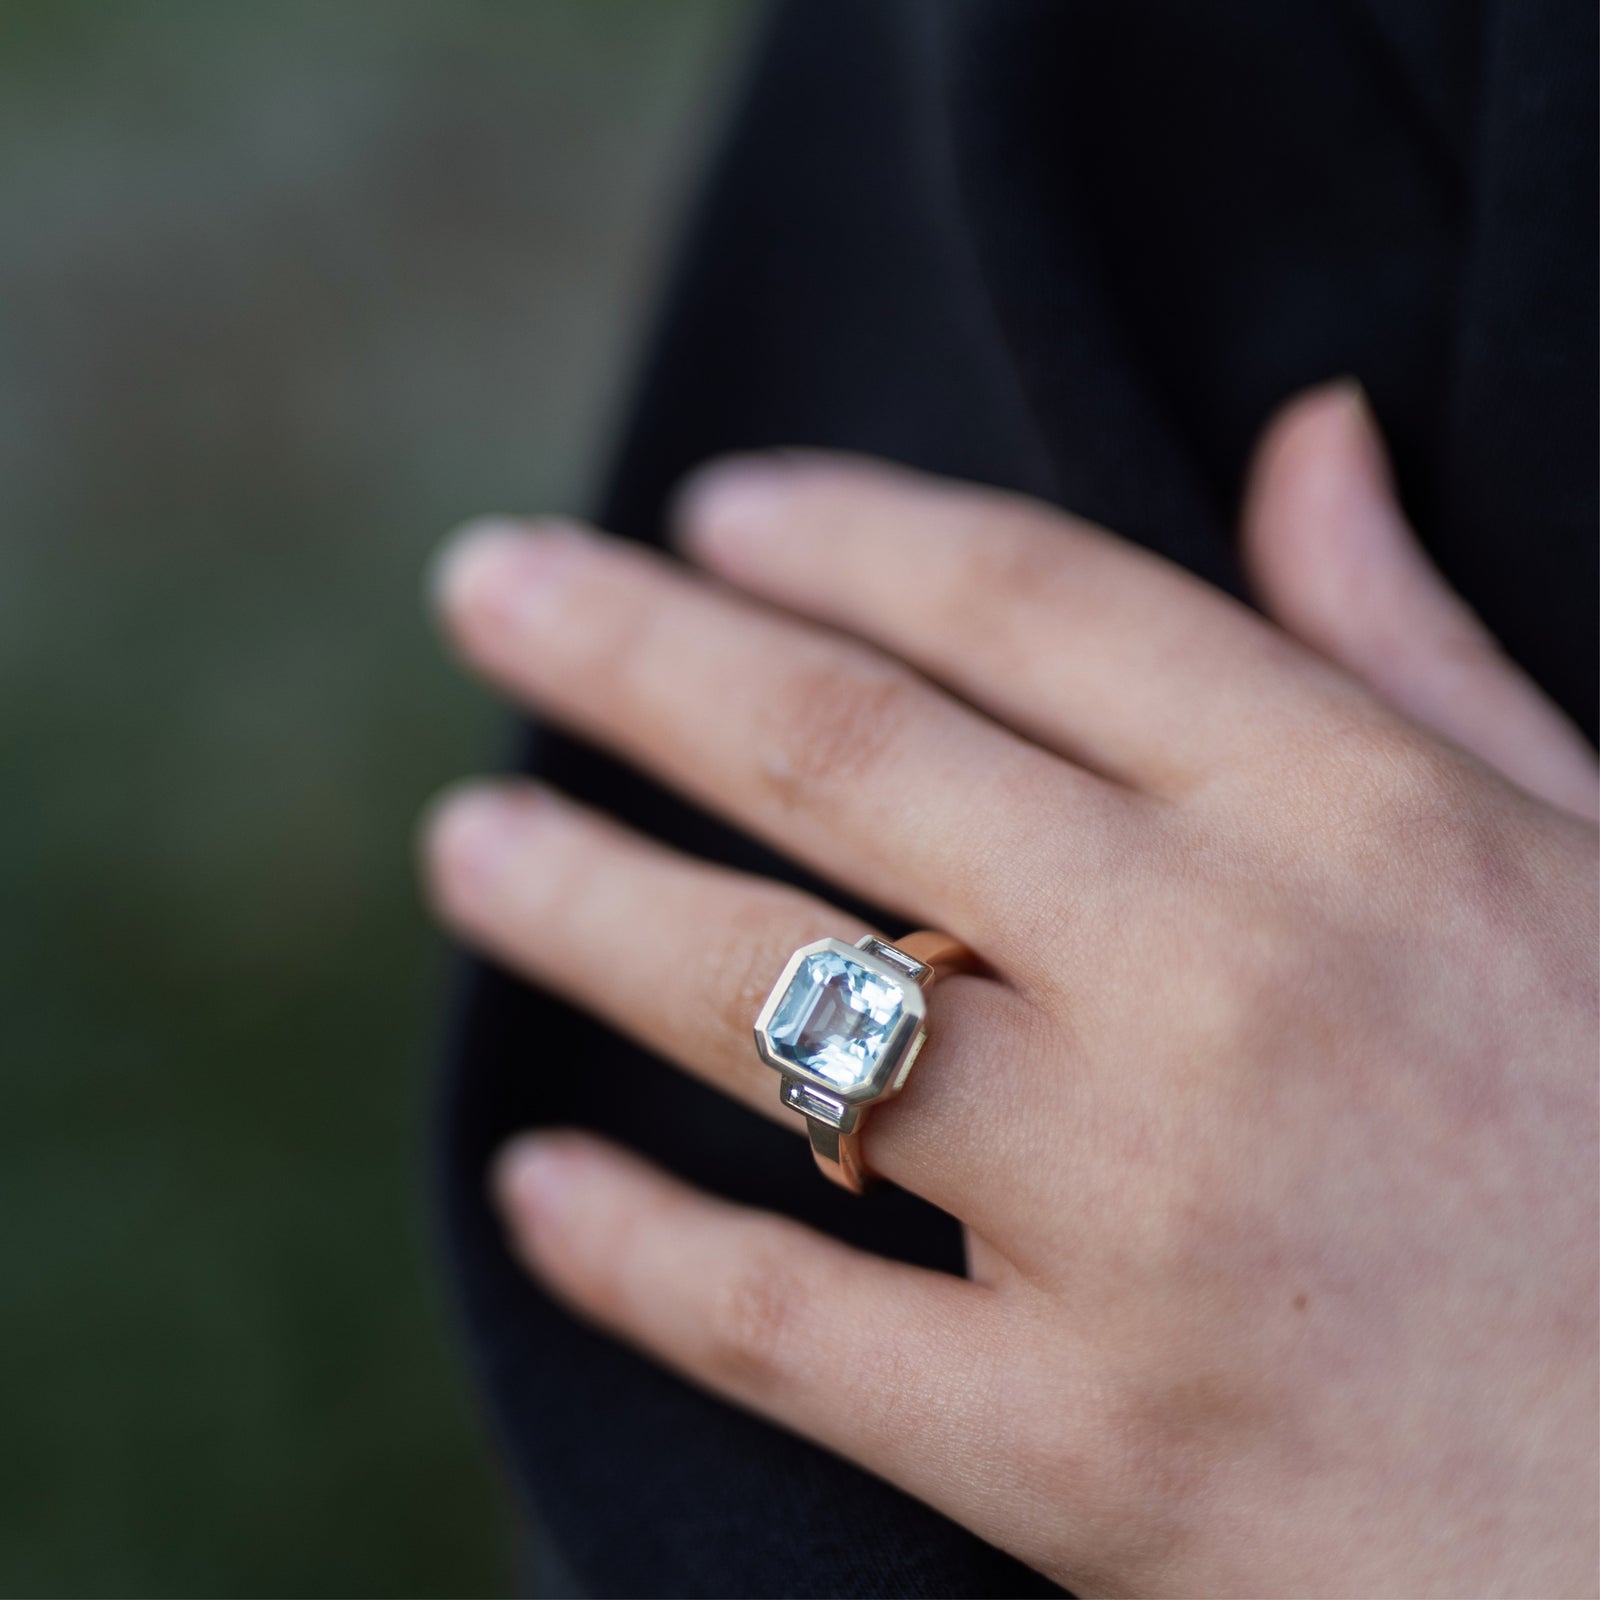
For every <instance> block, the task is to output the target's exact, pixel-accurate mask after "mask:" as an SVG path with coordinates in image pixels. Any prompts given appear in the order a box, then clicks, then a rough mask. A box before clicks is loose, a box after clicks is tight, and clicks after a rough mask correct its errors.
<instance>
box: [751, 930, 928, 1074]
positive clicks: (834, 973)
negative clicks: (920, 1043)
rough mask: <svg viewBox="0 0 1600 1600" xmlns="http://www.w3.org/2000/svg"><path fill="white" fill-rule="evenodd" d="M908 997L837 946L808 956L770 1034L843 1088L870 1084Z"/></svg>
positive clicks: (779, 1046) (783, 1051)
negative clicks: (839, 950)
mask: <svg viewBox="0 0 1600 1600" xmlns="http://www.w3.org/2000/svg"><path fill="white" fill-rule="evenodd" d="M903 1009H904V1001H903V999H902V996H901V991H900V987H899V985H898V984H896V983H895V982H893V980H891V979H889V978H886V977H884V976H883V974H882V973H879V972H874V971H873V970H872V968H870V967H868V966H865V965H863V964H862V963H861V962H858V961H852V960H850V959H849V957H847V956H844V955H841V954H839V953H838V952H837V951H835V950H819V951H816V952H814V953H813V954H811V955H809V956H807V957H806V958H805V960H804V961H802V962H801V963H800V966H799V969H798V970H797V971H796V972H795V975H794V977H793V978H792V979H791V980H790V983H789V987H788V988H787V989H786V990H784V992H783V996H782V998H781V999H780V1000H779V1001H778V1004H777V1008H776V1009H775V1010H774V1011H773V1013H772V1021H771V1023H770V1024H769V1025H768V1027H767V1037H768V1039H769V1040H770V1041H771V1044H772V1047H773V1049H774V1051H775V1052H776V1053H777V1054H778V1055H780V1056H782V1057H783V1058H784V1059H786V1060H788V1061H792V1062H793V1063H795V1064H796V1065H797V1066H801V1067H804V1068H806V1070H807V1071H809V1072H814V1073H815V1074H816V1075H817V1076H818V1077H819V1078H822V1079H825V1080H826V1081H827V1082H828V1083H831V1084H833V1085H835V1086H836V1087H837V1088H840V1089H846V1090H848V1089H856V1088H859V1087H861V1086H862V1085H863V1084H865V1083H868V1082H869V1081H870V1080H871V1079H872V1077H873V1074H874V1072H875V1071H876V1070H877V1068H878V1067H879V1065H880V1064H881V1062H882V1061H883V1057H884V1053H885V1052H886V1051H887V1050H888V1048H889V1046H890V1045H891V1043H892V1042H893V1040H894V1034H895V1028H896V1025H897V1024H898V1023H899V1021H900V1016H901V1013H902V1011H903Z"/></svg>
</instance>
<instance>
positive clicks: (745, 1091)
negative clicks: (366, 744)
mask: <svg viewBox="0 0 1600 1600" xmlns="http://www.w3.org/2000/svg"><path fill="white" fill-rule="evenodd" d="M427 857H428V860H427V867H428V878H429V883H430V886H431V890H432V894H433V897H434V899H435V900H436V902H437V903H438V906H439V908H440V910H441V912H442V913H443V915H444V916H445V917H446V918H447V919H448V920H449V921H450V922H451V923H452V924H453V925H454V926H455V927H456V928H457V929H458V931H460V932H461V933H462V934H463V935H464V936H465V937H467V938H468V939H470V940H471V941H473V942H474V943H475V944H478V945H480V946H482V947H484V948H486V949H488V950H489V951H491V952H492V953H493V954H494V955H496V956H497V957H498V958H500V959H502V960H503V961H505V962H506V963H507V964H508V965H510V966H512V967H513V968H514V969H516V970H517V971H519V972H521V973H522V974H524V975H525V976H527V977H530V978H532V979H535V980H536V981H538V982H540V983H542V984H545V985H547V986H548V987H550V988H552V989H554V990H556V991H557V992H558V993H560V994H562V995H563V996H565V997H566V998H567V999H569V1000H572V1001H574V1002H575V1003H577V1004H578V1005H581V1006H583V1007H584V1008H585V1009H587V1010H589V1011H592V1012H594V1013H595V1014H596V1015H597V1016H599V1017H601V1018H603V1019H604V1020H605V1021H607V1022H609V1023H610V1024H611V1025H612V1026H614V1027H617V1028H619V1029H621V1030H622V1031H623V1032H625V1033H627V1034H629V1035H630V1036H631V1037H633V1038H634V1039H636V1040H638V1041H639V1042H640V1043H641V1044H643V1045H645V1046H646V1047H647V1048H649V1049H651V1050H653V1051H655V1052H657V1053H659V1054H661V1055H664V1056H666V1057H667V1058H668V1059H669V1060H671V1061H673V1062H674V1063H675V1064H676V1065H678V1066H680V1067H682V1068H684V1069H685V1070H687V1071H689V1072H691V1073H693V1074H694V1075H695V1076H697V1077H699V1078H702V1079H704V1080H705V1081H707V1082H709V1083H710V1084H712V1085H713V1086H714V1087H716V1088H719V1089H721V1090H723V1091H724V1092H725V1093H727V1094H731V1095H732V1096H734V1098H735V1099H738V1100H741V1101H743V1102H744V1103H745V1104H746V1105H749V1106H751V1107H753V1108H754V1109H756V1110H758V1111H761V1112H762V1113H764V1114H766V1115H768V1116H771V1117H773V1118H776V1119H778V1120H780V1121H781V1122H783V1123H785V1124H786V1125H788V1126H792V1127H793V1128H794V1130H795V1131H796V1132H797V1133H802V1132H804V1123H803V1121H802V1119H801V1118H799V1117H798V1116H796V1115H795V1114H794V1113H793V1112H790V1111H787V1110H786V1109H784V1108H783V1107H782V1106H781V1105H780V1103H779V1100H778V1088H777V1081H776V1078H775V1077H774V1074H773V1073H772V1071H771V1069H770V1068H768V1067H766V1066H765V1065H763V1064H762V1062H761V1060H760V1058H759V1057H758V1056H757V1055H756V1052H755V1047H754V1044H753V1042H752V1038H751V1024H752V1021H753V1020H754V1017H755V1014H756V1011H757V1010H758V1008H759V1007H760V1004H761V1001H762V999H763V998H764V996H765V995H766V992H767V990H768V989H769V988H770V987H771V985H772V983H773V981H774V979H775V978H776V977H777V975H778V973H779V971H780V970H781V969H782V967H783V963H784V962H785V960H786V959H787V958H788V956H789V955H790V953H791V952H792V951H794V950H795V949H797V948H798V947H799V946H800V945H802V944H807V943H809V942H810V941H811V940H813V939H817V938H820V937H822V936H824V935H832V936H833V937H836V938H841V939H846V940H854V939H856V938H858V937H859V936H860V935H861V934H863V933H866V932H871V931H873V930H871V929H868V928H866V927H865V926H864V925H862V924H860V923H858V922H856V920H855V919H854V918H852V917H850V916H848V915H847V914H846V913H844V912H842V911H839V910H836V909H835V908H833V907H830V906H829V905H827V904H826V903H825V902H823V901H820V900H817V899H814V898H813V897H811V896H810V895H807V894H803V893H801V892H800V891H798V890H795V889H791V888H788V887H786V886H784V885H781V884H777V883H773V882H770V881H768V880H765V879H761V878H755V877H750V876H748V875H746V874H743V873H739V872H734V871H732V870H730V869H728V868H725V867H719V866H712V865H709V864H707V863H704V862H698V861H694V860H692V859H690V858H689V857H686V856H682V855H679V854H677V853H676V852H674V851H672V850H669V849H667V848H665V847H664V846H661V845H658V844H655V843H654V842H652V841H650V840H647V839H645V838H643V837H641V836H640V835H638V834H635V833H633V832H631V831H630V830H628V829H626V828H624V827H622V826H620V825H619V824H617V823H614V822H612V821H610V820H609V819H607V818H605V817H602V816H600V815H599V814H598V813H596V812H594V811H591V810H589V809H588V808H587V807H584V806H580V805H578V804H576V803H575V802H573V801H571V800H569V799H567V798H565V797H564V796H561V795H558V794H556V793H554V792H553V791H551V790H548V789H544V788H542V787H539V786H536V785H533V784H527V783H516V784H497V785H483V786H478V787H475V788H471V789H468V790H465V791H462V792H460V793H458V794H456V795H454V796H452V797H451V798H449V799H447V800H446V801H445V802H443V804H442V805H441V806H440V807H439V809H438V811H437V812H436V814H435V817H434V820H433V823H432V826H431V827H430V829H429V830H428V835H427ZM1026 1004H1027V1002H1025V1001H1024V1000H1023V999H1022V998H1021V997H1020V996H1018V995H1017V994H1015V993H1013V992H1012V991H1010V990H1008V989H1006V988H1005V987H1004V986H1003V985H1001V984H999V983H996V982H994V981H993V980H991V979H986V978H980V977H971V976H962V977H952V978H950V979H948V980H946V981H945V982H944V983H943V984H941V985H940V988H939V1001H938V1010H937V1013H936V1016H935V1019H934V1023H933V1026H932V1027H931V1029H930V1033H929V1040H928V1046H927V1048H926V1049H925V1050H924V1051H923V1052H922V1054H921V1055H920V1056H919V1058H918V1065H917V1070H916V1073H915V1074H914V1077H913V1082H912V1084H911V1085H910V1086H909V1087H908V1089H907V1091H906V1094H905V1095H904V1096H903V1097H902V1100H901V1101H899V1102H895V1103H893V1104H890V1105H887V1106H884V1107H881V1108H880V1109H879V1110H878V1111H877V1112H875V1113H874V1115H873V1116H872V1117H871V1118H869V1119H868V1121H867V1125H866V1131H865V1133H864V1135H863V1141H864V1144H865V1149H866V1157H867V1161H868V1163H869V1165H870V1166H871V1167H872V1168H873V1169H874V1170H876V1171H878V1172H880V1173H882V1174H883V1176H885V1177H888V1178H891V1179H893V1180H894V1181H895V1182H897V1183H899V1184H901V1185H903V1186H904V1187H906V1188H908V1189H911V1190H913V1191H914V1192H916V1193H918V1194H921V1195H923V1196H925V1197H926V1198H927V1199H930V1200H932V1201H933V1202H934V1203H935V1204H937V1205H940V1206H943V1207H944V1208H945V1209H946V1210H949V1211H951V1212H953V1213H955V1214H956V1215H959V1216H961V1217H962V1218H963V1220H965V1221H967V1222H970V1223H972V1224H974V1225H975V1226H979V1227H981V1226H983V1223H984V1221H985V1220H986V1218H985V1217H983V1216H980V1215H978V1214H975V1213H978V1212H981V1211H982V1210H983V1206H984V1196H983V1194H982V1193H981V1190H982V1187H983V1185H982V1183H981V1181H980V1180H981V1177H982V1174H983V1172H984V1170H985V1169H986V1165H987V1168H988V1169H989V1170H992V1168H993V1160H992V1152H993V1150H994V1148H995V1147H996V1146H997V1141H998V1136H999V1129H998V1128H997V1127H995V1126H994V1121H995V1118H996V1115H997V1112H998V1109H999V1107H1000V1105H1001V1104H1002V1095H1001V1094H999V1093H997V1092H996V1078H997V1076H998V1075H1000V1074H1001V1073H1002V1072H1003V1071H1004V1070H1005V1068H1006V1066H1007V1064H1008V1063H1011V1064H1014V1061H1015V1057H1016V1054H1017V1046H1016V1044H1015V1043H1014V1042H1013V1043H1008V1041H1017V1040H1020V1039H1022V1038H1025V1037H1026V1036H1027V1030H1026V1029H1025V1028H1023V1027H1021V1026H1019V1020H1020V1019H1019V1015H1018V1013H1019V1011H1020V1008H1022V1007H1023V1006H1025V1005H1026ZM946 1063H950V1064H951V1066H954V1067H955V1070H948V1069H947V1066H946ZM979 1084H984V1085H986V1086H987V1087H986V1089H985V1092H984V1094H982V1095H978V1094H976V1093H975V1092H974V1090H975V1086H976V1085H979ZM903 1104H908V1105H909V1108H910V1111H911V1114H910V1115H908V1116H904V1117H901V1116H898V1115H896V1114H895V1113H897V1112H898V1111H899V1110H900V1108H901V1106H902V1105H903ZM800 1158H801V1157H800V1153H799V1152H798V1151H797V1152H796V1159H797V1160H798V1159H800Z"/></svg>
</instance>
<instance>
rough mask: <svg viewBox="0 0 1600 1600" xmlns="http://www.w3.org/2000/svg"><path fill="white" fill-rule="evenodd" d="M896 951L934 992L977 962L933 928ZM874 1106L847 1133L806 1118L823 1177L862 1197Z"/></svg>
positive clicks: (908, 937) (896, 943) (899, 945)
mask: <svg viewBox="0 0 1600 1600" xmlns="http://www.w3.org/2000/svg"><path fill="white" fill-rule="evenodd" d="M894 948H895V949H896V950H898V951H899V952H900V953H901V954H902V955H906V956H910V957H911V959H912V960H913V961H917V962H920V963H921V964H922V965H923V966H925V967H926V968H927V969H928V970H927V972H926V973H925V974H924V975H923V977H922V978H921V980H920V982H921V986H922V987H923V988H924V989H928V988H931V987H932V986H933V985H934V984H936V983H937V982H938V981H939V980H940V979H941V978H947V977H949V976H950V975H951V974H952V973H954V972H971V971H973V970H974V969H975V968H976V967H977V965H978V960H977V957H976V956H975V955H973V953H972V951H971V950H969V949H968V948H967V946H966V945H964V944H963V943H962V942H961V941H960V940H959V939H957V938H955V937H954V936H953V935H952V934H948V933H940V932H938V931H937V930H936V929H933V928H919V929H918V930H917V931H916V932H915V933H908V934H906V936H905V937H904V938H903V939H896V940H895V941H894ZM871 1109H872V1108H871V1106H863V1107H862V1108H861V1112H860V1114H859V1115H858V1116H857V1117H856V1119H855V1125H854V1126H853V1127H852V1128H851V1129H850V1130H849V1131H848V1132H844V1131H842V1130H841V1129H839V1128H836V1127H834V1126H832V1125H831V1124H830V1123H826V1122H823V1121H821V1120H820V1119H819V1118H816V1117H807V1118H806V1131H807V1132H808V1133H809V1134H810V1135H811V1154H812V1155H813V1156H814V1157H815V1158H816V1162H817V1168H818V1170H819V1171H820V1172H821V1173H822V1175H823V1176H824V1177H825V1178H827V1179H829V1180H830V1181H831V1182H833V1183H836V1184H838V1185H839V1187H840V1188H841V1189H848V1190H849V1191H850V1193H851V1194H860V1193H862V1191H863V1190H864V1189H865V1188H866V1187H867V1185H868V1183H870V1182H871V1181H872V1178H871V1174H870V1173H869V1172H868V1171H867V1164H866V1161H865V1160H864V1159H863V1157H862V1154H861V1131H862V1128H863V1126H864V1125H865V1123H866V1119H867V1112H869V1111H870V1110H871Z"/></svg>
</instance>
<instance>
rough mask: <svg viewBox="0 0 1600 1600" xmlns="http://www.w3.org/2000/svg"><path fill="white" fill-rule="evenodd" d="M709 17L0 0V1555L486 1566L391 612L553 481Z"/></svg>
mask: <svg viewBox="0 0 1600 1600" xmlns="http://www.w3.org/2000/svg"><path fill="white" fill-rule="evenodd" d="M746 23H747V17H746V13H745V10H744V8H743V6H741V5H740V4H738V3H737V0H523V3H520V4H518V3H512V0H503V3H492V0H483V3H469V0H293V3H288V0H267V3H248V0H187V3H181V4H180V3H171V0H128V3H116V0H101V3H78V0H23V3H19V0H4V3H0V752H3V755H0V972H3V973H4V983H5V994H4V1002H3V1005H0V1073H3V1076H0V1086H3V1097H0V1271H3V1278H0V1591H3V1592H5V1593H7V1594H116V1595H133V1594H467V1593H486V1592H504V1591H505V1590H506V1589H508V1587H510V1586H511V1584H512V1583H513V1582H514V1571H515V1568H514V1552H513V1551H512V1548H511V1544H512V1539H511V1535H510V1532H509V1519H508V1518H507V1516H506V1513H505V1506H504V1504H503V1500H504V1496H503V1494H502V1491H501V1489H500V1487H499V1485H498V1483H497V1482H496V1481H495V1474H494V1471H493V1469H492V1466H491V1464H490V1462H489V1459H488V1452H487V1449H486V1446H485V1444H484V1442H483V1439H482V1437H481V1433H480V1430H479V1427H478V1425H477V1422H476V1420H475V1418H474V1417H473V1416H472V1413H471V1405H470V1399H469V1396H468V1394H467V1392H466V1384H465V1380H464V1378H463V1376H462V1373H461V1371H460V1370H459V1363H458V1361H457V1360H456V1357H455V1354H454V1352H453V1350H452V1349H451V1346H450V1339H451V1332H450V1328H449V1322H448V1315H447V1311H446V1307H445V1301H444V1295H443V1292H442V1288H441V1284H440V1274H439V1271H438V1265H437V1262H436V1261H435V1259H434V1257H433V1253H432V1241H431V1239H430V1236H429V1221H428V1215H427V1208H426V1201H425V1192H424V1162H425V1145H426V1114H427V1100H428V1094H429V1078H430V1074H431V1072H432V1070H433V1056H434V1047H435V1043H436V1040H437V1037H438V1033H439V1029H440V1025H441V1024H440V1011H441V994H442V983H441V980H442V977H443V972H444V966H445V962H444V959H443V955H442V951H441V947H440V944H439V942H438V940H437V939H436V936H435V935H434V934H433V933H431V932H430V930H429V928H428V925H427V922H426V919H425V917H424V914H423V912H422V909H421V907H420V904H419V901H418V897H417V893H416V889H415V887H414V882H413V877H412V862H411V835H412V830H413V826H414V819H415V817H416V815H417V813H418V811H419V809H420V808H421V807H422V806H423V804H424V803H425V801H426V799H427V797H428V796H429V794H430V793H431V792H432V791H434V790H435V789H436V788H438V787H439V786H440V785H441V784H442V783H444V782H446V781H448V780H449V779H450V778H451V777H452V776H453V775H455V774H457V773H458V772H462V771H465V770H468V769H470V768H472V767H473V766H481V765H483V764H484V763H485V762H487V761H492V760H493V759H494V756H495V753H496V751H497V748H498V746H499V743H500V739H499V715H500V714H499V712H498V711H497V710H496V708H495V707H494V706H493V705H492V704H491V703H490V701H489V699H488V698H487V696H486V695H484V694H483V693H482V692H480V691H478V690H477V689H475V688H473V687H472V686H471V685H469V684H468V683H466V682H465V681H464V680H463V679H462V678H461V677H460V675H459V674H458V673H456V672H455V671H454V670H453V669H452V668H451V667H449V666H448V665H447V664H446V663H445V661H444V660H443V658H442V656H441V654H440V652H439V650H438V648H437V646H436V644H435V642H434V639H433V636H432V633H431V630H430V628H429V626H428V623H427V621H426V618H425V615H424V610H423V606H422V602H421V598H420V596H421V587H422V585H421V574H422V571H423V568H424V566H425V563H426V559H427V556H428V554H429V551H430V549H431V548H432V546H433V545H434V543H435V542H436V540H437V539H438V538H439V536H440V535H441V533H442V532H443V531H444V530H445V529H447V528H448V527H449V526H451V525H452V524H453V523H455V522H456V521H458V520H460V519H461V518H463V517H465V516H467V515H469V514H471V513H475V512H478V511H482V510H488V509H497V510H508V509H522V508H547V509H572V510H575V509H579V508H580V507H581V506H582V505H583V504H584V502H585V500H586V497H587V493H588V490H589V487H590V485H591V483H592V480H593V476H594V473H595V471H596V469H597V464H598V462H599V461H600V460H601V458H602V457H603V452H604V447H605V443H606V438H607V426H608V423H609V422H610V421H611V420H612V417H613V413H614V411H615V408H616V405H617V403H618V400H619V397H620V395H621V393H622V391H623V386H624V384H625V381H626V377H627V372H628V360H629V355H630V353H631V351H632V349H633V347H634V343H635V340H636V338H637V335H638V331H639V326H640V322H641V318H642V315H643V313H644V310H645V308H646V307H647V305H648V299H649V294H650V291H651V286H652V284H653V281H654V278H655V273H656V269H657V267H658V265H659V263H660V260H661V257H662V255H663V252H664V251H665V250H666V249H668V248H669V247H670V242H671V229H672V222H673V219H674V218H675V216H676V214H677V212H678V209H679V207H680V205H681V202H682V199H683V196H684V194H685V192H686V190H687V189H688V187H689V186H690V183H691V177H692V173H693V170H694V167H695V162H696V159H697V157H698V155H699V154H700V152H701V149H702V147H703V145H704V143H705V141H706V138H707V137H708V135H709V133H710V131H711V129H712V127H713V126H714V124H715V121H716V118H717V116H718V114H719V111H720V109H721V104H722V100H723V98H724V90H725V85H726V83H727V80H728V77H729V74H730V71H731V70H732V69H733V65H734V62H735V60H736V57H737V53H738V45H739V43H740V41H741V40H742V37H743V33H744V30H745V27H746Z"/></svg>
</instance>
